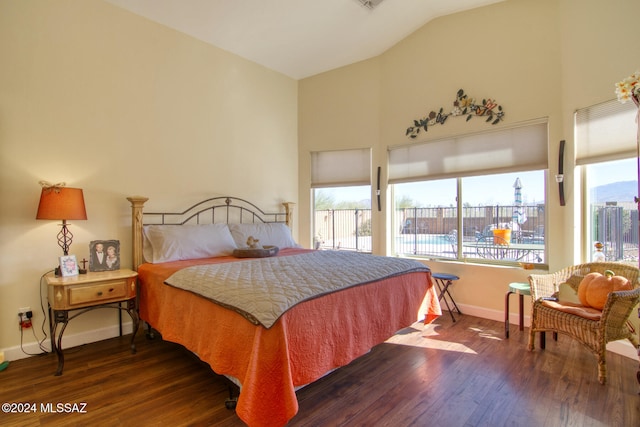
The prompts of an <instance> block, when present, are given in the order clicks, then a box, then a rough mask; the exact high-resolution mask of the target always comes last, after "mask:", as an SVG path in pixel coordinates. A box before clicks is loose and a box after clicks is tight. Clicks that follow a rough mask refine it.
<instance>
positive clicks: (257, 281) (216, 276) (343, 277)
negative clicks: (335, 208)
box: [165, 251, 430, 328]
mask: <svg viewBox="0 0 640 427" xmlns="http://www.w3.org/2000/svg"><path fill="white" fill-rule="evenodd" d="M418 271H430V270H429V268H428V267H426V266H425V265H424V264H422V263H420V262H418V261H415V260H409V259H403V258H391V257H383V256H376V255H370V254H362V253H357V252H346V251H314V252H309V253H304V254H299V255H291V256H280V257H272V258H260V259H250V260H243V261H237V262H229V263H222V264H209V265H198V266H193V267H187V268H184V269H182V270H179V271H177V272H175V273H174V274H173V275H171V276H170V277H169V278H168V279H167V280H166V281H165V283H166V284H168V285H171V286H174V287H176V288H180V289H184V290H187V291H191V292H194V293H196V294H199V295H201V296H203V297H205V298H208V299H210V300H212V301H214V302H216V303H218V304H220V305H222V306H225V307H227V308H231V309H233V310H235V311H237V312H238V313H240V314H242V315H244V316H245V317H246V318H247V319H248V320H249V321H251V322H253V323H254V324H256V325H258V324H261V325H263V326H264V327H265V328H270V327H271V326H273V324H274V323H275V322H276V321H277V320H278V318H279V317H280V316H282V314H283V313H285V312H286V311H287V310H288V309H290V308H291V307H293V306H295V305H296V304H298V303H300V302H302V301H305V300H308V299H311V298H315V297H318V296H320V295H324V294H327V293H329V292H334V291H338V290H341V289H346V288H349V287H352V286H356V285H361V284H365V283H370V282H373V281H376V280H380V279H386V278H390V277H394V276H398V275H401V274H406V273H411V272H418ZM426 286H427V284H426V283H425V289H426Z"/></svg>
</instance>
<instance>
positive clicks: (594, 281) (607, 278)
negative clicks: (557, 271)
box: [578, 270, 632, 310]
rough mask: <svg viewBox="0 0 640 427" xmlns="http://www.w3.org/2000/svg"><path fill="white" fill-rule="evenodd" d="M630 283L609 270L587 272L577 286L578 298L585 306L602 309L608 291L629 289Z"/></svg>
mask: <svg viewBox="0 0 640 427" xmlns="http://www.w3.org/2000/svg"><path fill="white" fill-rule="evenodd" d="M631 289H632V287H631V283H629V281H628V280H627V279H626V278H625V277H622V276H616V275H615V273H614V272H613V271H611V270H607V271H605V272H604V275H602V274H600V273H589V274H587V275H586V276H584V279H582V281H581V282H580V285H579V286H578V298H579V299H580V302H581V303H582V305H584V306H586V307H593V308H597V309H598V310H602V309H603V308H604V304H605V303H606V302H607V297H608V296H609V292H612V291H630V290H631Z"/></svg>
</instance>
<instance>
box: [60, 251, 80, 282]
mask: <svg viewBox="0 0 640 427" xmlns="http://www.w3.org/2000/svg"><path fill="white" fill-rule="evenodd" d="M60 274H62V276H63V277H68V276H77V275H78V263H77V262H76V256H75V255H65V256H61V257H60Z"/></svg>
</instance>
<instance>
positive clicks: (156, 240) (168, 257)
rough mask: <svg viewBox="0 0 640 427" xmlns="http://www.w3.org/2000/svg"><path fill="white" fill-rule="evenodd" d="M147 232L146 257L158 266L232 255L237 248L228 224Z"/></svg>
mask: <svg viewBox="0 0 640 427" xmlns="http://www.w3.org/2000/svg"><path fill="white" fill-rule="evenodd" d="M143 232H144V237H145V247H144V250H143V255H144V257H145V260H146V261H147V262H150V263H154V264H155V263H159V262H168V261H178V260H184V259H198V258H209V257H216V256H225V255H231V254H232V253H233V250H234V249H237V246H236V244H235V242H234V240H233V237H232V236H231V232H230V231H229V227H227V224H200V225H146V226H144V227H143ZM146 243H148V244H149V245H148V246H149V247H150V249H151V251H149V248H148V247H146V246H147V245H146Z"/></svg>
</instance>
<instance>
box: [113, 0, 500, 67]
mask: <svg viewBox="0 0 640 427" xmlns="http://www.w3.org/2000/svg"><path fill="white" fill-rule="evenodd" d="M106 1H108V2H109V3H112V4H114V5H117V6H120V7H122V8H124V9H127V10H129V11H131V12H133V13H135V14H138V15H141V16H143V17H145V18H148V19H150V20H152V21H155V22H158V23H160V24H162V25H165V26H167V27H170V28H173V29H175V30H178V31H180V32H183V33H185V34H188V35H190V36H192V37H195V38H197V39H200V40H202V41H205V42H207V43H210V44H212V45H215V46H217V47H219V48H221V49H224V50H227V51H229V52H232V53H235V54H236V55H239V56H241V57H243V58H246V59H248V60H251V61H254V62H256V63H258V64H261V65H263V66H265V67H267V68H270V69H273V70H275V71H278V72H280V73H283V74H285V75H287V76H290V77H292V78H295V79H301V78H305V77H309V76H312V75H315V74H319V73H322V72H324V71H328V70H332V69H335V68H339V67H342V66H345V65H348V64H352V63H354V62H358V61H362V60H365V59H368V58H372V57H375V56H377V55H380V54H381V53H383V52H384V51H385V50H387V49H389V48H390V47H392V46H393V45H395V44H396V43H398V42H399V41H400V40H402V39H403V38H405V37H407V36H408V35H409V34H411V33H412V32H414V31H416V30H417V29H418V28H420V27H422V26H423V25H424V24H426V23H427V22H429V21H431V20H433V19H435V18H437V17H439V16H443V15H447V14H451V13H456V12H460V11H463V10H468V9H473V8H476V7H480V6H485V5H488V4H492V3H497V2H500V1H504V0H383V1H381V2H380V1H379V0H376V1H373V2H372V3H379V4H378V5H377V6H375V7H373V8H370V7H366V6H365V5H363V4H362V3H367V2H366V1H364V2H363V1H362V0H180V1H176V0H106Z"/></svg>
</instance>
